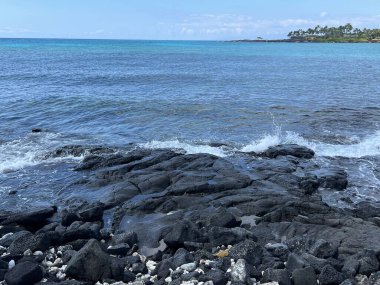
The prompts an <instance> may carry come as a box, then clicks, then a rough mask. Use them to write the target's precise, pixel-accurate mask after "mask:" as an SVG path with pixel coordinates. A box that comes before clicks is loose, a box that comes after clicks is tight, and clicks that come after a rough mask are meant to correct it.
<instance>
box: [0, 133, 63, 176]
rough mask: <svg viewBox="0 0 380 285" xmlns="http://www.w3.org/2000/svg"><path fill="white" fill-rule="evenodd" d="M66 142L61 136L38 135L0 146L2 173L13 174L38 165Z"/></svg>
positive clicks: (0, 168)
mask: <svg viewBox="0 0 380 285" xmlns="http://www.w3.org/2000/svg"><path fill="white" fill-rule="evenodd" d="M63 142H64V140H62V138H61V136H60V135H59V134H55V133H38V134H30V135H28V136H26V137H24V138H21V139H18V140H14V141H10V142H5V143H3V144H0V173H7V172H13V171H16V170H19V169H22V168H24V167H28V166H33V165H37V164H39V163H41V162H49V160H42V159H41V157H42V156H43V155H44V154H45V153H46V151H48V150H49V149H52V148H54V147H58V146H59V145H61V144H62V143H63ZM58 159H62V158H58Z"/></svg>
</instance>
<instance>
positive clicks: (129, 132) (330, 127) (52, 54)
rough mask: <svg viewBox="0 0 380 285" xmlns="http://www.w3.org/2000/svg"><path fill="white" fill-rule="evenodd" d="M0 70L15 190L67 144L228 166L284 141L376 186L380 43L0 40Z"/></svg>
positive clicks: (2, 156) (2, 119) (2, 130)
mask: <svg viewBox="0 0 380 285" xmlns="http://www.w3.org/2000/svg"><path fill="white" fill-rule="evenodd" d="M0 66H1V68H0V100H1V104H0V173H2V174H1V175H2V176H3V180H2V182H3V185H6V187H11V186H10V185H14V183H15V181H16V180H15V179H16V177H18V178H17V179H18V180H17V182H19V183H20V184H22V181H24V180H23V179H30V175H31V173H34V175H35V172H33V171H35V167H36V165H39V166H41V165H40V164H41V160H40V157H41V156H43V155H44V153H45V152H46V151H48V150H50V149H53V148H55V147H57V146H62V145H65V144H73V143H77V144H105V145H116V146H125V145H127V144H138V145H140V146H144V147H170V148H184V149H185V150H186V151H188V152H209V153H213V154H216V155H221V156H228V155H230V154H231V153H233V152H235V151H261V150H264V149H265V148H267V147H268V146H270V145H273V144H277V143H284V142H293V143H298V144H302V145H307V146H308V147H311V148H313V149H314V150H315V151H316V152H317V155H318V157H321V158H323V157H346V158H350V159H359V160H360V161H363V164H364V166H363V165H362V169H364V170H363V171H364V172H363V173H364V174H363V177H365V176H367V177H368V173H370V174H371V177H373V179H372V178H371V181H372V182H370V183H369V187H370V188H371V189H372V188H373V189H375V188H376V187H378V184H377V183H378V177H377V175H378V174H377V173H378V172H377V171H378V170H377V167H378V165H377V163H373V159H375V158H377V157H378V156H379V155H380V127H379V122H380V84H379V78H380V45H377V44H312V43H310V44H307V43H304V44H296V43H294V44H292V43H250V44H248V43H228V42H187V41H178V42H174V41H116V40H115V41H109V40H38V39H33V40H32V39H0ZM32 128H42V129H43V130H45V132H44V133H40V134H31V129H32ZM214 142H216V143H224V144H226V145H227V146H226V147H223V148H221V147H215V145H212V144H210V143H214ZM366 157H370V158H371V161H369V160H366V159H365V158H366ZM352 163H353V164H355V163H357V161H355V162H352ZM50 166H51V165H50ZM39 171H41V172H42V173H43V170H39ZM15 173H16V174H17V175H18V176H17V175H16V174H15ZM357 173H359V172H357ZM21 174H22V175H23V176H22V177H23V178H20V175H21ZM358 179H359V178H358ZM9 181H12V183H13V184H12V183H11V182H9ZM379 185H380V183H379ZM4 187H5V186H4ZM46 187H48V186H46ZM7 189H8V188H7ZM376 189H377V188H376Z"/></svg>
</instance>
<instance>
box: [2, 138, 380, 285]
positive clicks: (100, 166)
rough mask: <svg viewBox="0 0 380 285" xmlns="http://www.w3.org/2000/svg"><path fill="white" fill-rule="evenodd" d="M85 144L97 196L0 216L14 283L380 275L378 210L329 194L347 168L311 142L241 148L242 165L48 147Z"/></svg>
mask: <svg viewBox="0 0 380 285" xmlns="http://www.w3.org/2000/svg"><path fill="white" fill-rule="evenodd" d="M85 153H87V156H86V157H85V158H84V159H83V161H82V162H81V163H80V164H79V165H77V167H76V171H82V172H83V174H85V175H86V177H87V179H86V180H81V181H80V182H78V183H80V185H82V186H83V185H84V186H86V187H88V188H89V189H93V190H94V191H96V190H98V189H101V190H102V191H101V193H104V195H103V196H101V199H99V201H98V202H96V203H87V202H86V203H79V202H77V203H71V205H69V206H67V207H64V208H63V209H62V205H59V206H60V208H59V210H57V208H56V207H51V208H47V209H42V210H41V209H38V210H34V211H31V212H28V213H17V214H11V213H3V214H1V215H0V224H1V227H0V237H1V238H0V254H1V257H0V280H5V283H6V284H8V285H29V284H40V285H42V284H46V285H53V284H62V285H80V284H83V285H84V284H95V283H96V284H119V285H120V284H135V285H137V284H173V285H174V284H199V285H202V284H203V285H206V284H207V285H210V284H215V285H224V284H280V285H288V284H289V285H292V284H294V285H305V284H310V285H314V284H320V285H328V284H330V285H333V284H338V285H339V284H345V285H348V284H370V285H374V284H380V271H379V270H380V268H379V255H380V238H379V237H380V228H379V225H380V222H379V221H380V209H379V208H376V207H375V206H373V205H370V204H358V205H356V206H355V208H353V209H338V208H334V207H331V206H329V205H327V204H326V203H324V202H323V201H322V199H321V196H320V194H319V192H320V189H322V188H323V189H329V191H344V189H345V188H346V187H347V183H348V182H347V175H346V173H345V172H344V171H343V170H341V169H321V168H320V167H319V166H318V165H316V164H315V162H314V161H313V155H314V153H313V152H312V151H311V150H308V149H306V148H304V147H300V146H296V145H284V146H277V147H274V148H271V149H269V150H268V151H266V152H265V153H263V154H260V155H257V154H241V157H239V159H240V160H241V161H244V167H240V166H236V165H235V164H233V163H231V162H229V160H226V159H222V158H219V157H216V156H212V155H209V154H195V155H185V154H182V153H178V152H173V151H170V150H143V149H137V150H134V151H131V152H129V153H128V154H121V153H118V152H117V151H114V150H111V149H109V148H101V147H98V148H86V147H83V146H70V147H65V148H62V149H59V150H57V151H55V152H54V153H53V154H51V155H54V156H59V155H61V154H62V155H67V154H72V155H83V154H85ZM105 213H106V214H107V215H108V216H109V215H111V216H112V218H111V219H112V226H110V227H109V226H108V225H107V224H106V225H105V223H104V217H105V215H106V214H105ZM97 282H98V283H97Z"/></svg>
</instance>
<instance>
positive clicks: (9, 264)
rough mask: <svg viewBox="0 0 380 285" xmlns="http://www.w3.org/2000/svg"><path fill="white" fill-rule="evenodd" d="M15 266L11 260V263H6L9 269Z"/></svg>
mask: <svg viewBox="0 0 380 285" xmlns="http://www.w3.org/2000/svg"><path fill="white" fill-rule="evenodd" d="M15 266H16V262H15V261H14V260H13V259H12V260H11V261H9V263H8V268H9V269H12V268H13V267H15Z"/></svg>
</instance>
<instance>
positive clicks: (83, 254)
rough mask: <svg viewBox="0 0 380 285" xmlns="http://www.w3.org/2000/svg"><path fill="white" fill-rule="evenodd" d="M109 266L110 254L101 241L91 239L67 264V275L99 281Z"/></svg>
mask: <svg viewBox="0 0 380 285" xmlns="http://www.w3.org/2000/svg"><path fill="white" fill-rule="evenodd" d="M108 266H109V256H108V255H107V254H106V253H105V252H104V251H103V249H102V248H101V246H100V244H99V242H98V241H97V240H95V239H91V240H89V241H88V243H87V244H86V245H85V246H84V247H83V248H82V249H81V250H80V251H78V252H77V253H76V254H75V255H74V256H73V257H72V258H71V259H70V261H69V263H68V264H67V267H66V270H65V273H66V274H67V276H69V277H72V278H77V279H79V280H87V281H92V282H97V281H99V280H100V279H101V277H102V276H103V274H104V273H105V272H106V270H107V268H108Z"/></svg>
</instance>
